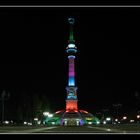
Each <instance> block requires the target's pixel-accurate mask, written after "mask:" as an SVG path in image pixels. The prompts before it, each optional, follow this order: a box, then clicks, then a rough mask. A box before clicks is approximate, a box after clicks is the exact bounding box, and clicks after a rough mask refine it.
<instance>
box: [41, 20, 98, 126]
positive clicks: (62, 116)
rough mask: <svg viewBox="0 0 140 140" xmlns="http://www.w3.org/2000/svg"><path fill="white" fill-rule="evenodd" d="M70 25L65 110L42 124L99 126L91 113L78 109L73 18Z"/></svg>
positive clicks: (46, 119)
mask: <svg viewBox="0 0 140 140" xmlns="http://www.w3.org/2000/svg"><path fill="white" fill-rule="evenodd" d="M68 22H69V24H70V36H69V40H68V46H67V47H66V52H67V54H68V62H69V63H68V85H67V87H66V91H67V97H66V108H65V109H62V110H59V111H57V112H55V114H54V116H53V117H52V118H49V117H45V118H44V121H43V123H44V124H52V125H54V124H57V125H62V126H63V125H64V126H71V125H76V126H79V125H80V126H82V125H91V124H99V119H98V118H97V117H95V116H93V115H92V114H91V113H89V112H87V111H85V110H81V109H79V108H78V99H77V87H76V85H75V58H76V57H75V55H76V53H77V47H76V45H75V40H74V36H73V26H74V22H75V20H74V18H68Z"/></svg>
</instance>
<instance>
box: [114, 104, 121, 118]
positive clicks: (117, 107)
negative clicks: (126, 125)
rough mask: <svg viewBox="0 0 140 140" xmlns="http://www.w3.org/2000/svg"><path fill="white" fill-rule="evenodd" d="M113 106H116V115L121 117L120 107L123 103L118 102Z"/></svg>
mask: <svg viewBox="0 0 140 140" xmlns="http://www.w3.org/2000/svg"><path fill="white" fill-rule="evenodd" d="M113 106H114V107H115V108H116V116H117V117H119V109H120V108H121V106H122V104H120V103H117V104H113Z"/></svg>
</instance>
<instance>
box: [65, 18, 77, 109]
mask: <svg viewBox="0 0 140 140" xmlns="http://www.w3.org/2000/svg"><path fill="white" fill-rule="evenodd" d="M68 22H69V24H70V35H69V40H68V46H67V48H66V52H67V53H68V60H69V72H68V86H67V87H66V90H67V99H66V111H77V110H78V105H77V102H78V100H77V93H76V91H77V87H76V86H75V63H74V62H75V54H76V52H77V47H76V46H75V40H74V35H73V25H74V22H75V20H74V18H68Z"/></svg>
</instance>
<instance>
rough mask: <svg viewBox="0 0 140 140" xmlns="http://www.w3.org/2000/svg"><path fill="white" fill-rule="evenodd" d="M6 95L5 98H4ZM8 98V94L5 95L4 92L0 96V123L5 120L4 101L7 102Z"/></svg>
mask: <svg viewBox="0 0 140 140" xmlns="http://www.w3.org/2000/svg"><path fill="white" fill-rule="evenodd" d="M6 95H7V96H6ZM9 97H10V94H9V93H8V94H6V92H5V90H4V91H3V92H2V94H1V98H0V100H1V102H2V123H4V120H5V101H6V100H8V99H9Z"/></svg>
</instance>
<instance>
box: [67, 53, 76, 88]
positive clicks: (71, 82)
mask: <svg viewBox="0 0 140 140" xmlns="http://www.w3.org/2000/svg"><path fill="white" fill-rule="evenodd" d="M68 59H69V79H68V86H75V70H74V69H75V68H74V59H75V56H73V55H70V56H68Z"/></svg>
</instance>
